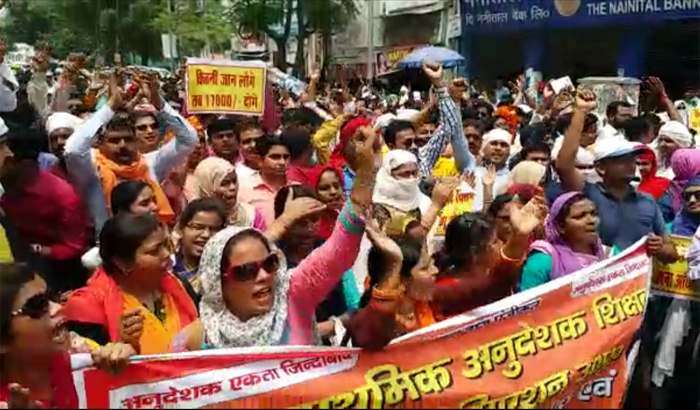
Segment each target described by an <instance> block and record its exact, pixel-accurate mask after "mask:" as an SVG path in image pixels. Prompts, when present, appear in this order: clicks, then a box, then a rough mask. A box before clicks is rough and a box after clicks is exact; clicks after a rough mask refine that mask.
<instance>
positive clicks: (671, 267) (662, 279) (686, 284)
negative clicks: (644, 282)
mask: <svg viewBox="0 0 700 410" xmlns="http://www.w3.org/2000/svg"><path fill="white" fill-rule="evenodd" d="M671 240H672V241H673V243H674V244H675V245H676V249H677V250H678V254H679V255H680V256H681V259H679V260H678V261H677V262H676V263H672V264H664V263H661V262H659V261H658V260H657V261H655V263H654V276H653V278H652V285H651V287H652V289H653V290H654V293H658V294H661V295H664V296H669V297H673V298H677V299H691V300H698V301H700V288H698V287H697V286H695V285H694V284H693V282H692V281H691V280H690V279H689V278H688V260H687V259H686V258H685V255H687V254H688V248H689V247H690V241H691V240H692V238H688V237H685V236H675V235H674V236H671Z"/></svg>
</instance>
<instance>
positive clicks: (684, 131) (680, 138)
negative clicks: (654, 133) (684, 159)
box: [659, 121, 693, 148]
mask: <svg viewBox="0 0 700 410" xmlns="http://www.w3.org/2000/svg"><path fill="white" fill-rule="evenodd" d="M659 136H660V137H661V136H663V137H668V138H670V139H672V140H673V141H674V142H675V143H676V144H678V145H679V146H680V147H681V148H690V146H691V145H692V144H693V136H692V134H691V133H690V131H688V127H686V126H685V125H683V124H681V123H680V122H678V121H669V122H667V123H666V124H664V125H663V126H661V129H659Z"/></svg>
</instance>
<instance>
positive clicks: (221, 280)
mask: <svg viewBox="0 0 700 410" xmlns="http://www.w3.org/2000/svg"><path fill="white" fill-rule="evenodd" d="M362 132H363V133H364V134H365V135H364V136H365V138H364V139H363V140H362V141H356V142H355V151H356V154H357V155H356V156H355V157H354V158H353V164H352V168H353V169H355V170H356V171H357V172H356V183H355V185H354V186H353V189H352V194H351V197H350V199H349V200H348V201H347V203H346V205H345V206H344V207H343V210H342V211H341V213H340V216H339V218H338V223H337V225H336V227H335V229H334V231H333V234H332V235H331V237H330V238H329V239H328V240H327V241H326V242H325V243H324V244H323V245H322V246H321V247H320V248H317V249H316V250H315V251H313V252H312V253H311V255H309V256H308V257H307V258H305V259H304V260H302V261H301V263H299V265H298V266H297V267H296V269H295V270H294V273H293V274H290V271H289V270H288V269H287V264H286V260H285V258H284V255H282V254H281V252H280V251H279V250H278V249H277V248H276V247H275V246H274V243H271V241H269V240H268V239H267V238H266V237H265V236H263V235H262V234H261V233H260V232H258V231H256V230H254V229H250V228H248V229H246V228H237V227H232V228H228V229H225V230H223V231H221V232H219V233H218V234H217V235H216V236H214V238H212V239H211V240H210V241H209V243H208V244H207V246H206V248H205V249H204V254H203V256H202V262H201V265H200V275H201V280H202V303H201V304H200V309H201V319H200V320H199V321H197V322H195V323H194V324H193V325H191V326H189V327H188V328H187V329H186V330H185V332H183V334H182V335H181V337H179V338H178V340H177V341H176V343H175V346H174V350H176V351H177V350H200V349H220V348H228V347H244V346H276V345H277V346H278V345H313V344H317V343H319V337H318V334H317V329H316V326H315V323H314V322H315V320H314V314H315V310H316V308H317V307H318V305H319V304H320V303H321V302H322V301H323V300H324V299H325V298H326V296H327V295H328V293H330V291H331V290H332V289H333V287H334V286H335V285H336V283H338V282H339V281H340V279H341V276H342V274H343V273H344V272H345V271H346V270H348V269H349V268H350V267H351V266H352V264H353V262H354V260H355V258H356V257H357V254H358V251H359V248H360V240H361V239H362V234H363V232H364V221H363V219H362V218H361V217H360V216H359V215H362V214H364V213H365V212H366V210H367V207H368V206H369V205H370V203H371V198H372V191H373V187H374V180H375V177H376V171H375V169H374V162H375V156H376V155H377V152H376V151H378V150H379V145H378V144H376V140H377V137H376V135H375V134H374V133H373V132H372V131H371V129H369V128H364V129H363V130H362ZM375 145H376V147H375ZM302 199H305V198H302Z"/></svg>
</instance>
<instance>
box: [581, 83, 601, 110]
mask: <svg viewBox="0 0 700 410" xmlns="http://www.w3.org/2000/svg"><path fill="white" fill-rule="evenodd" d="M576 108H578V109H580V110H583V111H585V112H591V111H594V110H595V109H596V108H598V100H597V97H596V95H595V93H594V92H593V91H591V90H588V89H585V88H579V90H578V91H577V92H576Z"/></svg>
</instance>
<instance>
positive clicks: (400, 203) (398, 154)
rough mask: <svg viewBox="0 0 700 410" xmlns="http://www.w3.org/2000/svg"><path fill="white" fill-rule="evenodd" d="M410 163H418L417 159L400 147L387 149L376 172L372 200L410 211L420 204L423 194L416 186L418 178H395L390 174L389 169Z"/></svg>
mask: <svg viewBox="0 0 700 410" xmlns="http://www.w3.org/2000/svg"><path fill="white" fill-rule="evenodd" d="M410 163H415V164H418V159H417V158H416V156H415V155H413V154H412V153H410V152H408V151H404V150H402V149H396V150H393V151H389V152H388V153H386V155H384V162H383V163H382V167H381V168H380V169H379V172H378V173H377V183H376V185H375V186H374V194H373V195H372V201H373V202H376V203H380V204H385V205H389V206H391V207H393V208H396V209H398V210H400V211H403V212H410V211H412V210H414V209H416V208H418V207H419V206H420V203H421V200H422V195H423V194H422V193H421V192H420V189H419V187H418V182H419V179H418V178H410V179H396V178H394V177H393V176H392V175H391V171H393V170H395V169H396V168H398V167H400V166H401V165H404V164H410Z"/></svg>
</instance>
